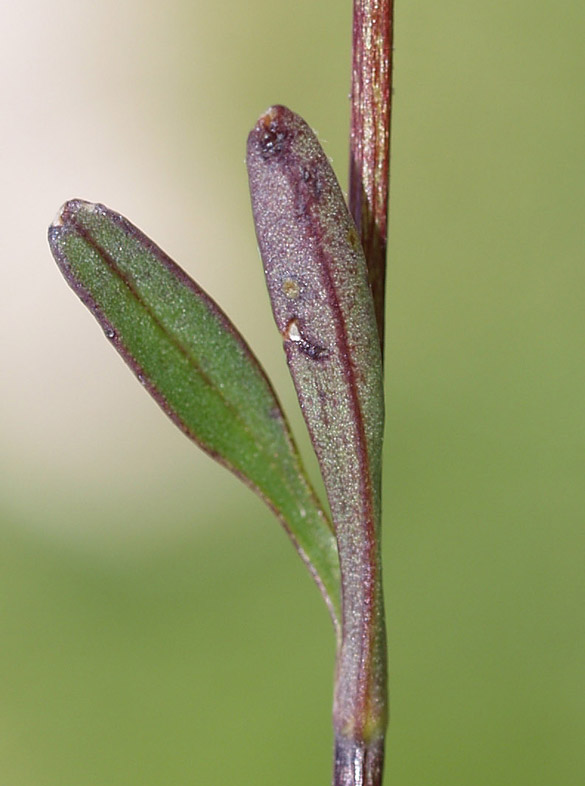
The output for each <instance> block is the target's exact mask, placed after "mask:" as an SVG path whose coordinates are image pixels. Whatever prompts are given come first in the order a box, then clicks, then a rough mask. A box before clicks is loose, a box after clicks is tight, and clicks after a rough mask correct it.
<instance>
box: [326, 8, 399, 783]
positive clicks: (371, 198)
mask: <svg viewBox="0 0 585 786" xmlns="http://www.w3.org/2000/svg"><path fill="white" fill-rule="evenodd" d="M392 32H393V0H354V6H353V59H352V90H351V136H350V168H349V207H350V211H351V213H352V215H353V218H354V221H355V223H356V226H357V229H358V232H359V233H360V237H361V241H362V245H363V248H364V252H365V256H366V261H367V265H368V278H369V283H370V287H371V290H372V294H373V300H374V310H375V317H376V324H377V328H378V337H379V341H380V348H381V350H382V356H383V351H384V305H385V286H386V248H387V232H388V187H389V182H388V180H389V161H390V108H391V95H392V88H391V76H392ZM381 439H382V437H381V435H380V442H381ZM378 448H379V451H380V455H381V444H379V445H378ZM380 484H381V466H378V467H377V471H376V473H375V474H374V488H377V493H374V497H373V499H374V500H377V502H378V505H374V507H375V508H376V511H375V515H374V517H373V521H372V522H368V521H367V520H364V521H362V522H361V529H362V531H361V534H360V535H359V536H358V537H357V539H356V541H355V542H353V547H352V549H350V550H349V554H350V555H351V554H353V552H354V551H355V546H357V545H358V543H359V544H361V545H362V546H363V547H364V556H365V557H366V559H365V562H363V563H360V565H359V569H358V570H357V572H356V574H355V575H351V573H352V572H351V571H350V575H349V576H346V575H344V560H343V558H342V555H343V548H342V546H343V539H341V540H340V534H339V532H338V533H337V536H338V545H339V550H340V559H341V566H342V616H343V626H342V628H343V629H342V641H341V647H340V649H339V651H338V656H337V675H336V689H335V705H334V712H333V723H334V728H335V759H334V769H333V781H332V783H333V786H381V784H382V777H383V766H384V737H385V730H386V720H387V687H386V633H385V622H384V602H383V591H382V572H381V550H380V508H379V501H380ZM368 523H370V524H371V523H373V527H372V528H370V526H368ZM350 563H351V559H350V560H349V561H347V560H346V564H345V569H346V570H347V565H348V564H350ZM356 580H357V581H358V582H363V583H364V587H366V588H367V591H366V592H365V593H362V594H361V595H360V594H359V593H357V595H356V592H355V591H354V590H355V587H354V586H353V585H354V584H355V583H356ZM358 596H359V597H361V598H362V600H363V605H362V606H361V607H360V608H357V607H356V603H355V600H356V599H358ZM356 615H357V616H358V617H359V620H360V621H359V624H357V625H356V624H355V619H354V618H355V617H356ZM356 632H357V635H356Z"/></svg>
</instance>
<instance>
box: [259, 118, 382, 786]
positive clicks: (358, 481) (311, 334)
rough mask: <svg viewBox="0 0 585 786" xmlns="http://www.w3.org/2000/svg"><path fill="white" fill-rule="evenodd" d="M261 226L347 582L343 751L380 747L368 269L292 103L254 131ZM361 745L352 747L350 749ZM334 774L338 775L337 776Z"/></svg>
mask: <svg viewBox="0 0 585 786" xmlns="http://www.w3.org/2000/svg"><path fill="white" fill-rule="evenodd" d="M247 162H248V173H249V179H250V192H251V196H252V208H253V213H254V220H255V224H256V234H257V238H258V243H259V246H260V253H261V256H262V260H263V263H264V271H265V274H266V281H267V285H268V290H269V293H270V298H271V301H272V309H273V313H274V318H275V321H276V324H277V326H278V329H279V331H280V333H281V334H282V337H283V341H284V348H285V351H286V357H287V361H288V365H289V368H290V371H291V374H292V377H293V380H294V383H295V387H296V390H297V394H298V397H299V400H300V403H301V407H302V410H303V414H304V417H305V420H306V422H307V426H308V428H309V431H310V434H311V438H312V441H313V445H314V448H315V452H316V454H317V457H318V459H319V463H320V467H321V472H322V475H323V479H324V482H325V487H326V489H327V495H328V499H329V504H330V507H331V512H332V517H333V523H334V526H335V531H336V535H337V542H338V549H339V557H340V562H341V581H342V645H341V650H340V652H339V654H338V664H337V682H336V691H335V707H334V723H335V727H336V738H337V740H336V745H337V756H338V757H340V758H344V757H347V756H353V758H354V759H355V755H354V754H355V749H356V746H357V747H358V748H359V747H360V746H361V748H360V750H362V751H363V753H364V755H369V753H371V750H372V748H375V749H376V750H377V751H378V753H379V750H380V749H381V740H382V739H383V734H384V729H385V725H386V652H385V632H384V617H383V601H382V584H381V568H380V549H379V534H380V478H381V449H382V432H383V419H384V412H383V388H382V364H381V354H380V346H379V342H378V338H377V329H376V319H375V315H374V307H373V301H372V294H371V291H370V289H369V286H368V280H367V269H366V263H365V259H364V255H363V251H362V248H361V245H360V242H359V239H358V235H357V232H356V228H355V225H354V222H353V220H352V218H351V216H350V214H349V212H348V209H347V206H346V204H345V201H344V199H343V195H342V193H341V190H340V188H339V185H338V183H337V180H336V178H335V175H334V173H333V170H332V169H331V166H330V165H329V161H328V160H327V157H326V155H325V153H324V152H323V150H322V148H321V146H320V144H319V142H318V140H317V138H316V137H315V135H314V134H313V132H312V131H311V129H310V128H309V127H308V126H307V124H306V123H305V122H304V121H303V120H302V119H301V118H300V117H299V116H298V115H295V114H294V113H293V112H291V111H290V110H289V109H286V108H285V107H281V106H276V107H272V108H271V109H269V110H268V111H267V112H266V113H265V114H264V115H263V116H262V117H261V118H260V119H259V121H258V123H257V125H256V127H255V128H254V129H253V130H252V132H251V133H250V136H249V138H248V159H247ZM352 751H353V753H352ZM336 782H337V781H336Z"/></svg>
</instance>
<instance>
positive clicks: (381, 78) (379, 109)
mask: <svg viewBox="0 0 585 786" xmlns="http://www.w3.org/2000/svg"><path fill="white" fill-rule="evenodd" d="M393 6H394V3H393V0H354V5H353V62H352V88H351V128H350V162H349V209H350V212H351V214H352V216H353V218H354V221H355V223H356V226H357V229H358V232H359V233H360V237H361V240H362V245H363V248H364V252H365V255H366V260H367V263H368V275H369V279H370V286H371V288H372V294H373V296H374V307H375V311H376V322H377V325H378V334H379V338H380V346H381V348H382V352H383V350H384V302H385V289H386V248H387V233H388V184H389V183H388V176H389V168H390V109H391V103H392V34H393V12H394V7H393Z"/></svg>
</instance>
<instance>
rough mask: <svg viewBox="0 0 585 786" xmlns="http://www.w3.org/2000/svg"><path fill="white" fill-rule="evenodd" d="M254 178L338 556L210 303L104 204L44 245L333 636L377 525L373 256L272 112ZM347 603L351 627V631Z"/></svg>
mask: <svg viewBox="0 0 585 786" xmlns="http://www.w3.org/2000/svg"><path fill="white" fill-rule="evenodd" d="M248 169H249V175H250V190H251V194H252V203H253V211H254V217H255V222H256V230H257V235H258V241H259V245H260V250H261V254H262V258H263V262H264V267H265V272H266V277H267V284H268V289H269V293H270V297H271V301H272V307H273V312H274V317H275V320H276V323H277V326H278V328H279V330H280V332H281V333H282V335H283V339H284V344H285V349H286V353H287V360H288V363H289V367H290V369H291V373H292V376H293V379H294V382H295V386H296V388H297V392H298V395H299V399H300V402H301V406H302V408H303V412H304V415H305V418H306V421H307V424H308V427H309V431H310V433H311V437H312V440H313V444H314V446H315V449H316V452H317V456H318V458H319V461H320V465H321V470H322V473H323V477H324V481H325V484H326V488H327V493H328V498H329V503H330V507H331V511H332V515H333V520H334V522H335V531H336V535H337V541H338V544H339V553H338V546H337V543H336V537H335V535H334V528H333V526H332V524H331V522H330V521H329V518H328V517H327V514H326V513H325V512H324V511H323V509H322V507H321V505H320V503H319V501H318V499H317V497H316V495H315V493H314V491H313V489H312V488H311V486H310V484H309V482H308V480H307V477H306V473H305V470H304V468H303V466H302V464H301V461H300V458H299V455H298V451H297V448H296V446H295V444H294V442H293V440H292V437H291V434H290V430H289V427H288V424H287V422H286V420H285V417H284V415H283V412H282V410H281V407H280V404H279V403H278V400H277V398H276V396H275V394H274V391H273V389H272V386H271V385H270V382H269V381H268V379H267V378H266V375H265V373H264V372H263V370H262V369H261V367H260V365H259V363H258V361H257V360H256V358H255V357H254V355H253V353H252V352H251V350H250V349H249V347H248V346H247V344H246V343H245V341H244V340H243V338H242V337H241V335H240V334H239V333H238V331H237V330H236V328H235V327H234V326H233V325H232V323H231V322H230V321H229V320H228V318H227V317H226V316H225V314H224V313H223V312H222V311H221V309H220V308H219V307H218V306H217V305H216V304H215V303H214V302H213V301H212V300H211V299H210V298H209V296H208V295H206V294H205V292H203V291H202V290H201V289H200V288H199V287H198V286H197V284H195V283H194V282H193V281H192V280H191V279H190V278H189V276H187V275H186V273H184V271H182V270H181V269H180V268H179V267H178V266H177V265H176V264H175V263H174V262H173V261H172V260H171V259H169V257H168V256H166V254H164V252H163V251H161V249H159V248H158V247H157V246H156V245H155V244H154V243H153V242H152V241H151V240H149V239H148V238H147V237H146V236H145V235H143V234H142V233H141V232H140V231H139V230H138V229H137V228H136V227H134V226H133V225H132V224H131V223H130V222H129V221H127V220H126V219H125V218H123V217H122V216H120V215H118V214H117V213H114V212H112V211H111V210H108V209H107V208H105V207H104V206H102V205H94V204H90V203H88V202H83V201H81V200H73V201H70V202H67V203H66V204H65V205H64V207H63V208H62V210H61V212H60V214H59V217H58V219H57V220H56V222H55V223H54V224H53V225H52V226H51V227H50V229H49V243H50V246H51V250H52V252H53V255H54V257H55V259H56V261H57V264H58V265H59V267H60V269H61V271H62V272H63V274H64V276H65V278H66V280H67V281H68V283H69V284H70V286H71V287H72V288H73V289H74V291H75V292H76V293H77V294H78V295H79V297H80V298H81V300H82V301H83V302H84V303H85V305H86V306H88V308H89V309H90V310H91V311H92V313H93V314H94V316H95V317H96V318H97V320H98V321H99V323H100V324H101V326H102V328H103V330H104V332H105V334H106V336H107V337H108V338H109V339H110V341H111V342H112V343H113V345H114V346H115V348H116V349H117V350H118V352H119V353H120V354H121V355H122V357H123V358H124V360H125V361H126V362H127V363H128V365H129V366H130V368H131V369H132V370H133V371H134V373H135V374H136V376H137V377H138V379H139V380H140V381H141V382H142V384H143V385H144V386H145V387H146V389H147V390H148V391H149V392H150V393H151V395H152V396H153V397H154V398H155V400H156V401H157V403H158V404H159V405H160V406H161V407H162V409H163V410H164V411H165V412H166V413H167V414H168V415H169V417H170V418H171V419H172V420H173V421H174V422H175V423H176V424H177V425H178V426H179V428H181V429H182V431H184V432H185V434H187V436H188V437H190V438H191V439H192V440H194V441H195V442H196V443H197V444H199V445H200V446H201V447H202V448H203V449H204V450H205V451H206V452H208V453H209V454H210V455H211V456H213V457H214V458H215V459H216V460H218V461H219V462H221V463H222V464H224V465H225V466H226V467H228V468H229V469H230V470H232V472H234V473H235V474H236V475H238V476H239V477H240V478H242V480H244V482H246V483H247V484H248V485H249V486H251V487H252V488H253V489H254V491H256V492H257V493H258V494H259V495H260V496H261V497H262V498H263V499H264V500H265V502H266V503H267V504H268V505H269V506H270V507H271V508H272V510H273V511H274V512H275V513H276V515H277V516H278V518H279V519H280V521H281V523H282V524H283V526H284V527H285V529H286V530H287V532H288V534H289V536H290V537H291V539H292V541H293V543H294V544H295V547H296V548H297V550H298V551H299V553H300V555H301V557H302V558H303V560H304V561H305V563H306V565H307V567H308V568H309V570H310V572H311V573H312V575H313V577H314V579H315V580H316V582H317V584H318V585H319V587H320V589H321V592H322V594H323V596H324V598H325V600H326V602H327V604H328V607H329V610H330V612H331V615H332V618H333V621H334V625H335V627H336V629H337V632H338V634H339V632H340V626H341V623H342V610H341V599H340V571H339V557H340V556H341V560H342V568H343V566H344V564H345V568H346V569H347V570H349V571H351V572H354V573H355V572H356V571H363V565H364V560H366V561H367V558H368V555H367V554H366V552H368V549H370V550H371V549H372V548H374V549H375V545H372V544H373V543H374V540H375V537H374V536H375V533H376V532H377V529H378V525H379V500H380V494H379V486H380V446H381V429H382V424H383V405H382V387H381V379H382V375H381V359H380V350H379V344H378V341H377V333H376V324H375V319H374V315H373V306H372V301H371V294H370V291H369V288H368V284H367V277H366V268H365V261H364V258H363V252H362V250H361V246H360V242H359V239H358V236H357V233H356V230H355V227H354V224H353V221H352V219H351V217H350V216H349V213H348V210H347V207H346V205H345V202H344V200H343V196H342V194H341V191H340V189H339V186H338V184H337V181H336V180H335V176H334V174H333V171H332V170H331V167H330V165H329V162H328V161H327V158H326V156H325V154H324V153H323V151H322V149H321V147H320V145H319V143H318V141H317V139H316V137H315V136H314V134H313V133H312V132H311V131H310V129H309V128H308V126H307V125H306V124H305V123H304V121H302V120H301V119H300V118H299V117H298V116H297V115H294V114H293V113H292V112H290V111H289V110H287V109H285V108H283V107H274V108H272V109H271V110H269V111H268V112H267V113H266V114H265V115H263V116H262V118H261V119H260V120H259V122H258V124H257V126H256V127H255V129H254V130H253V131H252V132H251V134H250V137H249V141H248ZM364 532H365V538H364V536H363V533H364ZM369 591H370V590H369V589H368V587H367V586H365V587H364V588H363V592H361V593H358V594H360V598H361V595H363V594H364V592H365V593H366V594H367V593H368V592H369ZM358 601H359V602H360V603H361V602H363V598H361V599H357V598H356V600H355V602H356V603H358ZM353 605H355V604H349V605H347V608H346V609H345V611H344V613H343V623H344V625H345V626H347V625H350V626H352V627H354V622H355V620H354V622H352V620H353V619H354V617H355V610H354V611H352V608H353Z"/></svg>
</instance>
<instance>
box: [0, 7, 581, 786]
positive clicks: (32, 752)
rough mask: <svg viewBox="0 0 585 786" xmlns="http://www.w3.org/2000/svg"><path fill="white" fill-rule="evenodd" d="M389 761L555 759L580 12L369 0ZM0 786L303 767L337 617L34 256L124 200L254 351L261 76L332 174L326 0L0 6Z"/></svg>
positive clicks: (448, 774) (307, 765) (337, 141)
mask: <svg viewBox="0 0 585 786" xmlns="http://www.w3.org/2000/svg"><path fill="white" fill-rule="evenodd" d="M396 11H397V17H396V36H395V105H394V125H393V133H392V191H391V199H392V208H391V241H390V267H389V303H388V335H387V346H388V355H387V384H388V417H387V423H388V428H387V441H386V453H385V472H386V478H385V479H386V485H385V496H384V508H385V532H384V554H385V571H386V573H385V577H386V593H387V604H388V612H389V638H390V676H391V693H392V722H391V729H390V735H389V744H388V755H387V771H386V777H385V784H386V786H398V784H400V785H401V786H403V785H404V784H408V785H409V786H430V785H431V784H432V785H433V786H439V785H442V784H445V786H447V785H448V786H457V784H461V786H463V785H465V786H467V785H468V784H470V783H473V784H474V785H475V786H494V785H495V784H505V785H506V786H507V785H508V784H515V786H522V784H530V786H538V785H542V786H550V784H559V785H560V786H577V784H582V783H584V782H585V747H584V746H583V737H584V734H585V665H584V645H585V626H584V620H585V614H584V610H585V574H584V565H583V563H584V559H583V558H584V553H585V528H584V523H585V512H584V510H585V484H584V482H583V468H584V459H585V453H584V445H585V364H584V358H585V330H584V328H585V319H584V300H585V270H584V261H585V253H584V252H585V237H584V220H583V219H584V217H585V216H584V207H585V199H584V190H583V183H584V174H585V171H584V170H585V167H584V159H585V157H584V154H583V140H584V139H585V123H584V119H585V112H584V103H583V91H584V87H585V63H584V57H583V40H584V34H585V6H584V5H583V3H582V2H581V0H567V1H566V2H564V3H561V4H559V3H554V2H552V0H508V2H505V3H504V2H496V3H487V4H486V3H483V2H479V0H467V2H453V1H451V2H445V3H435V2H431V1H430V0H422V1H420V2H399V1H398V0H397V9H396ZM0 26H1V29H2V47H1V48H0V71H1V73H0V106H1V107H2V122H1V126H0V171H1V186H0V200H1V210H2V217H3V230H2V232H1V234H0V249H1V254H0V353H1V354H0V401H1V406H0V430H1V431H0V783H1V784H6V786H95V785H96V784H108V786H118V785H120V786H121V785H122V784H124V786H128V784H137V783H140V784H142V786H147V785H150V784H153V785H154V784H157V785H158V784H243V785H247V784H254V786H262V784H266V785H268V784H271V785H272V784H282V785H283V786H285V785H287V784H290V786H292V785H293V784H295V785H296V784H303V786H312V785H313V784H314V785H315V786H317V785H318V784H321V786H322V785H323V784H326V783H328V782H329V778H330V764H331V729H330V703H331V689H332V665H333V639H332V633H331V630H330V628H329V623H328V618H327V614H326V612H325V609H324V607H323V606H322V603H321V600H320V597H319V594H318V592H317V591H316V589H315V588H314V586H313V584H312V582H311V581H310V579H309V578H308V576H307V575H306V574H305V571H304V569H303V567H302V565H301V563H300V561H299V560H298V559H297V558H296V556H295V554H294V552H293V550H292V549H291V547H290V545H289V543H288V542H287V539H286V537H285V536H284V535H283V533H282V532H281V531H280V529H279V526H278V524H277V523H276V521H275V520H273V518H272V517H271V514H270V513H269V512H268V510H267V509H265V508H264V507H263V506H262V504H261V503H260V502H259V501H258V500H257V499H256V498H255V497H254V496H253V495H252V494H251V493H250V492H249V491H248V490H247V489H246V488H245V487H244V486H243V485H242V484H240V483H239V482H238V481H237V480H236V479H235V478H233V477H231V476H230V475H228V474H227V473H226V472H225V471H224V470H222V469H221V468H219V467H217V466H215V465H214V464H213V463H212V462H211V460H210V459H208V458H207V457H205V456H204V455H202V454H201V453H199V452H198V450H197V449H196V448H195V447H194V446H192V445H191V444H190V443H189V442H188V441H187V440H186V439H185V438H184V437H183V436H182V435H181V434H180V433H179V432H178V431H177V430H176V429H174V427H172V425H171V424H170V423H169V422H168V421H167V420H166V419H165V417H164V416H163V415H162V414H161V412H160V411H159V410H158V408H157V407H156V405H155V404H154V403H153V402H152V401H151V400H150V399H149V398H148V397H147V396H146V395H145V394H144V392H143V391H142V390H141V389H140V386H139V385H137V384H136V382H135V380H134V379H133V377H132V375H131V374H130V373H129V372H128V370H127V369H126V368H125V366H124V365H123V363H122V361H121V360H120V359H119V358H118V356H117V355H116V354H115V353H113V352H112V349H111V347H110V346H108V343H107V342H106V341H105V340H104V339H103V336H102V334H101V330H100V329H99V328H98V326H97V325H96V324H95V323H94V321H93V319H92V317H91V316H90V315H89V313H88V312H86V311H85V309H84V308H83V307H82V306H81V305H80V303H79V302H78V301H77V299H76V298H75V297H74V295H73V294H72V293H71V291H70V290H69V289H68V288H67V286H66V285H65V283H64V281H63V280H62V279H61V276H60V274H59V272H58V270H57V268H56V267H55V265H54V264H53V262H52V259H51V257H50V254H49V251H48V248H47V244H46V240H45V234H46V227H47V225H48V224H49V223H50V221H51V219H52V217H53V216H54V214H55V213H56V211H57V209H58V208H59V206H60V205H61V203H62V202H64V201H65V199H68V198H72V197H81V198H84V199H89V200H92V201H102V202H104V203H106V204H107V205H109V206H110V207H112V208H114V209H116V210H119V211H120V212H122V213H124V214H125V215H127V216H128V217H129V218H130V219H131V220H132V221H133V222H134V223H136V224H137V225H138V226H140V227H141V228H142V229H143V230H144V231H145V232H146V233H147V234H149V235H150V236H151V237H152V238H153V239H154V240H155V241H156V242H158V243H159V244H160V245H161V246H162V247H163V248H164V249H165V250H166V251H167V252H168V253H170V254H171V256H173V257H174V258H175V259H176V260H177V261H178V262H179V263H180V264H182V265H183V266H184V267H185V268H186V269H187V270H188V271H189V272H190V273H191V274H192V275H193V277H195V278H196V279H197V280H198V281H199V282H200V283H201V284H202V285H203V286H204V288H205V289H207V291H208V292H209V293H211V295H212V296H213V297H214V298H215V299H216V300H217V301H218V302H219V303H220V304H221V305H222V307H223V308H224V309H225V310H226V311H227V312H228V314H230V316H231V317H232V319H233V320H234V321H235V323H236V324H237V325H238V326H239V328H240V329H241V331H242V332H243V334H244V335H245V336H246V337H247V339H248V340H249V341H250V343H251V345H252V346H253V347H254V348H255V350H256V352H257V354H258V355H259V357H260V358H261V360H262V362H263V364H264V365H265V367H266V369H267V370H268V372H269V374H270V376H271V377H272V378H273V379H274V381H275V384H276V387H277V389H278V391H279V395H280V397H281V399H282V400H283V402H284V404H285V406H286V408H287V409H288V410H289V411H290V412H291V419H292V421H293V425H294V429H295V431H296V432H297V433H298V434H299V435H300V436H299V440H300V443H301V446H302V449H303V452H304V453H305V455H307V461H308V463H309V465H310V467H311V472H312V473H313V474H314V476H316V472H315V463H314V461H313V460H312V459H311V457H310V450H309V446H308V441H307V438H306V436H304V432H303V430H302V422H301V420H300V417H299V413H298V408H297V405H296V402H295V398H294V393H293V390H292V385H291V383H290V381H289V380H288V378H287V373H286V367H285V363H284V357H283V353H282V350H281V346H280V339H279V336H278V334H277V332H276V330H275V329H274V328H273V324H272V319H271V315H270V310H269V305H268V300H267V296H266V294H265V291H264V284H263V276H262V270H261V265H260V263H259V259H258V254H257V249H256V243H255V238H254V231H253V227H252V222H251V218H250V208H249V203H248V194H247V180H246V172H245V167H244V144H245V139H246V135H247V133H248V130H249V128H250V127H251V126H252V125H253V123H254V121H255V119H256V117H257V116H258V114H259V113H260V112H261V111H263V110H264V109H265V108H266V107H267V106H268V105H269V104H271V103H277V102H278V103H285V104H288V105H289V106H291V107H292V108H294V109H295V110H296V111H298V112H300V113H301V114H302V115H303V116H305V118H306V119H307V120H308V121H309V122H310V123H311V125H312V126H313V127H315V128H316V129H317V130H318V131H319V132H320V136H321V139H322V140H323V141H324V144H325V147H326V150H327V152H328V154H329V155H330V156H331V157H332V159H333V162H334V166H335V167H336V169H337V172H338V174H339V177H340V180H341V182H342V184H343V185H345V183H346V169H347V130H348V117H349V106H348V100H347V95H348V91H349V74H350V49H349V45H350V29H351V4H350V2H349V0H344V2H342V3H340V2H339V1H338V0H319V2H316V0H297V2H295V3H285V2H281V3H278V2H276V3H275V2H274V0H270V2H268V0H248V2H246V3H241V2H228V3H221V4H213V3H201V2H185V1H184V0H165V2H164V3H163V2H158V1H156V2H148V3H140V2H137V0H116V2H114V1H113V0H102V2H100V3H94V2H89V0H80V1H79V2H76V3H70V2H64V1H63V0H53V2H51V3H49V2H41V1H40V0H19V2H16V0H5V1H4V2H3V3H2V5H1V6H0Z"/></svg>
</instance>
